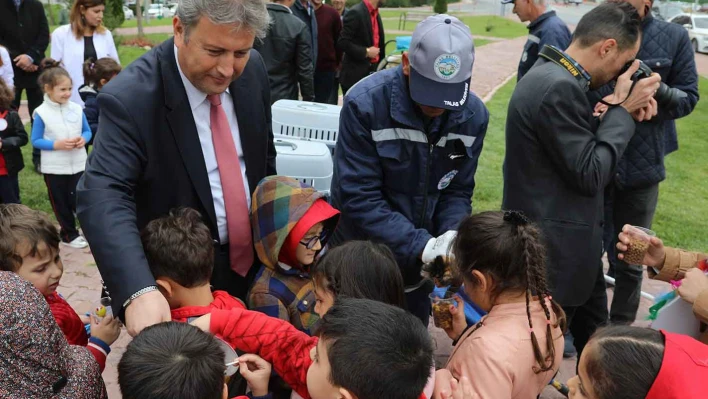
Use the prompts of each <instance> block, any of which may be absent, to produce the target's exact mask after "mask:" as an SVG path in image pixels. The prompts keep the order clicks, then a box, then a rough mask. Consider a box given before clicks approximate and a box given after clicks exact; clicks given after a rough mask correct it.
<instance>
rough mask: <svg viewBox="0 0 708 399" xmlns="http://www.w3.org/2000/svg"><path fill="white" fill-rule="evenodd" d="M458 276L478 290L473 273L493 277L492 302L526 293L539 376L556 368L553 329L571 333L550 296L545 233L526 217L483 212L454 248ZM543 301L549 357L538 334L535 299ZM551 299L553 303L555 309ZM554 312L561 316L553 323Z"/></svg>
mask: <svg viewBox="0 0 708 399" xmlns="http://www.w3.org/2000/svg"><path fill="white" fill-rule="evenodd" d="M452 248H453V254H454V256H455V264H456V268H457V272H458V273H460V274H461V275H462V276H463V278H464V279H465V284H468V285H475V284H476V282H477V280H476V279H475V278H474V277H472V276H473V275H472V272H473V271H474V270H477V271H479V272H481V273H483V274H486V275H489V276H490V277H491V278H492V283H493V286H492V290H491V295H492V302H494V301H495V300H496V298H497V297H498V296H499V295H500V294H501V293H502V292H504V291H519V292H521V291H523V292H525V296H526V316H527V318H528V323H529V334H530V335H531V343H532V346H533V352H534V357H535V359H536V363H537V364H536V365H535V366H534V372H535V373H541V372H545V371H549V370H551V369H553V367H554V366H555V354H556V350H555V345H554V344H553V334H552V330H553V328H555V327H560V328H561V330H563V331H565V328H566V321H565V314H564V312H563V310H562V309H561V307H560V306H559V305H558V304H557V303H556V302H554V301H553V299H552V298H551V296H550V293H549V289H548V284H547V282H546V251H545V247H544V245H543V243H542V239H541V232H540V231H539V229H538V228H537V227H536V226H534V225H533V224H532V223H531V222H530V221H529V220H528V218H526V216H524V215H523V213H521V212H517V211H506V212H483V213H479V214H476V215H473V216H470V217H467V218H466V219H465V220H463V221H462V223H461V224H460V227H459V229H458V233H457V238H456V239H455V242H454V243H453V246H452ZM534 295H535V296H537V297H538V300H539V302H540V305H541V307H542V309H543V313H544V314H545V316H546V326H545V330H546V342H545V344H546V355H545V356H544V355H543V352H542V351H541V346H540V344H539V342H538V339H537V337H536V332H535V331H534V326H533V321H532V318H531V297H532V296H534ZM546 300H548V301H549V302H550V303H551V306H550V308H549V306H548V304H547V302H546ZM551 312H553V313H554V314H555V317H556V322H555V323H554V322H553V318H552V315H551Z"/></svg>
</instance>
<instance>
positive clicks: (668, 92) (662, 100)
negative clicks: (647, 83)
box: [654, 82, 686, 108]
mask: <svg viewBox="0 0 708 399" xmlns="http://www.w3.org/2000/svg"><path fill="white" fill-rule="evenodd" d="M684 97H686V93H684V92H683V91H681V90H679V89H675V88H671V87H669V86H667V85H666V83H664V82H661V84H660V85H659V89H658V90H657V91H656V93H655V94H654V99H655V100H656V102H657V104H658V105H660V106H662V107H669V108H674V107H677V106H678V103H679V101H681V99H682V98H684Z"/></svg>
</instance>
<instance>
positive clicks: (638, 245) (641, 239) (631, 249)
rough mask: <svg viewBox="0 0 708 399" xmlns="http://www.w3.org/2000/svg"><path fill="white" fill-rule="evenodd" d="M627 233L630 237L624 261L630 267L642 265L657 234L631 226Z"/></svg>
mask: <svg viewBox="0 0 708 399" xmlns="http://www.w3.org/2000/svg"><path fill="white" fill-rule="evenodd" d="M626 233H627V235H628V236H629V245H628V246H627V251H625V252H624V254H623V255H624V261H625V262H627V263H628V264H630V265H641V264H642V263H643V262H644V256H645V255H646V254H647V250H648V249H649V245H651V241H650V240H651V238H652V237H656V233H654V232H653V231H651V230H649V229H645V228H643V227H638V226H630V227H629V229H628V230H627V231H626Z"/></svg>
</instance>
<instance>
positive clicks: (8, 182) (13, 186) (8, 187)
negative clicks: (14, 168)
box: [0, 173, 20, 204]
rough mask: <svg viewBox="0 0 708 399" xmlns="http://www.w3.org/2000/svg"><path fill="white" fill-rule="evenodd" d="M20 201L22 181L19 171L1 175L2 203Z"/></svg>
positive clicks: (0, 194) (0, 192) (0, 197)
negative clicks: (19, 177) (18, 175)
mask: <svg viewBox="0 0 708 399" xmlns="http://www.w3.org/2000/svg"><path fill="white" fill-rule="evenodd" d="M19 203H20V183H19V179H18V177H17V173H13V174H8V175H5V176H0V204H19Z"/></svg>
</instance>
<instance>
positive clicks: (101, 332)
mask: <svg viewBox="0 0 708 399" xmlns="http://www.w3.org/2000/svg"><path fill="white" fill-rule="evenodd" d="M90 317H91V336H93V337H96V338H98V339H100V340H101V341H103V342H105V343H106V344H108V345H109V346H110V345H113V343H114V342H116V340H117V339H118V337H119V336H120V321H118V319H114V318H113V316H106V317H104V318H103V319H102V320H100V321H99V320H98V318H97V317H96V316H94V315H91V316H90Z"/></svg>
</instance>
